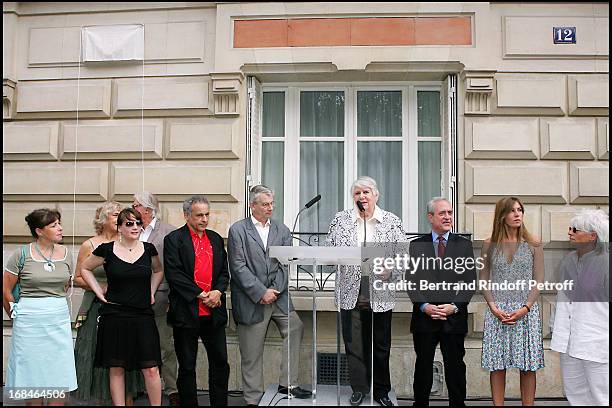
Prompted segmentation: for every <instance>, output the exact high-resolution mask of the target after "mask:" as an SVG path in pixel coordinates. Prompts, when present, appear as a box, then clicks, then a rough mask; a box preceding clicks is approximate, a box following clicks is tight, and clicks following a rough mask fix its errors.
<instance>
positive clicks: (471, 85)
mask: <svg viewBox="0 0 612 408" xmlns="http://www.w3.org/2000/svg"><path fill="white" fill-rule="evenodd" d="M494 75H495V71H464V72H463V73H462V74H461V77H462V79H465V81H466V83H465V114H466V115H489V114H491V95H492V94H493V86H494V84H495V83H494V79H493V77H494Z"/></svg>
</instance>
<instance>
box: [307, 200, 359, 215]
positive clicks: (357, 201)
mask: <svg viewBox="0 0 612 408" xmlns="http://www.w3.org/2000/svg"><path fill="white" fill-rule="evenodd" d="M306 205H308V204H306ZM357 208H359V212H364V211H365V208H363V203H362V202H361V201H357Z"/></svg>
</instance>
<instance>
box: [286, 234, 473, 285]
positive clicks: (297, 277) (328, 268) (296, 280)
mask: <svg viewBox="0 0 612 408" xmlns="http://www.w3.org/2000/svg"><path fill="white" fill-rule="evenodd" d="M425 234H427V233H424V232H423V233H422V232H407V233H406V237H407V238H408V241H412V240H413V239H415V238H418V237H420V236H421V235H425ZM457 235H460V236H462V237H464V238H466V239H469V240H470V241H471V240H472V234H470V233H458V234H457ZM326 237H327V233H326V232H295V233H293V239H294V240H296V241H298V242H299V244H300V245H308V246H323V245H325V239H326ZM313 273H315V274H316V277H315V282H316V285H317V288H316V289H317V290H318V291H324V292H332V291H333V290H334V279H333V278H335V274H336V266H333V265H319V266H317V270H316V271H314V272H313V270H312V266H310V265H300V266H298V267H297V270H296V271H292V272H291V275H290V279H289V290H292V291H312V278H313Z"/></svg>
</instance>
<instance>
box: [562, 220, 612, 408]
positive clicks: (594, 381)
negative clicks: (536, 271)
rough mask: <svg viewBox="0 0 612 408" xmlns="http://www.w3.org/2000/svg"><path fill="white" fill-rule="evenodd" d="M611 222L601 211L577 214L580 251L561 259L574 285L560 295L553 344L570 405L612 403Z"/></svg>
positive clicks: (574, 231) (574, 223) (575, 240)
mask: <svg viewBox="0 0 612 408" xmlns="http://www.w3.org/2000/svg"><path fill="white" fill-rule="evenodd" d="M609 225H610V224H609V217H608V215H606V213H605V212H603V211H602V210H583V211H581V212H580V213H578V214H577V215H576V216H575V217H574V218H572V220H571V221H570V227H569V231H568V235H569V240H570V243H571V244H572V246H573V247H575V248H576V250H575V251H572V252H571V253H569V254H568V255H567V256H566V257H565V258H564V259H563V261H562V262H561V274H560V278H561V281H565V280H571V281H573V284H574V285H573V287H572V288H571V290H565V291H560V292H559V293H558V295H557V305H556V308H555V309H556V313H555V318H554V325H553V335H552V340H551V343H550V347H551V349H553V350H555V351H558V352H559V353H560V357H561V375H562V377H563V388H564V390H565V396H566V398H567V400H568V401H569V403H570V404H571V405H587V406H589V405H604V406H608V405H609V400H610V397H609V396H610V383H609V377H610V363H609V357H608V355H609V352H608V349H609V341H610V340H609V336H610V324H609V316H610V303H609V300H610V299H609V294H610V279H609V273H610V258H609V256H610V254H609V247H608V245H609Z"/></svg>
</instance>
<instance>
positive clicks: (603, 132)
mask: <svg viewBox="0 0 612 408" xmlns="http://www.w3.org/2000/svg"><path fill="white" fill-rule="evenodd" d="M597 147H598V152H599V153H598V156H599V158H600V159H601V160H608V157H609V154H610V120H609V119H608V118H598V119H597Z"/></svg>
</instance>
